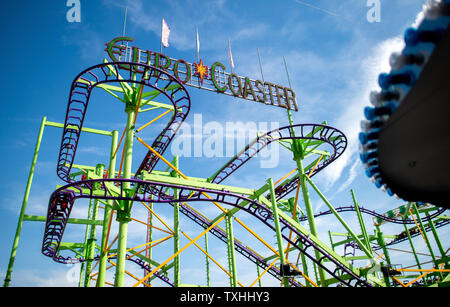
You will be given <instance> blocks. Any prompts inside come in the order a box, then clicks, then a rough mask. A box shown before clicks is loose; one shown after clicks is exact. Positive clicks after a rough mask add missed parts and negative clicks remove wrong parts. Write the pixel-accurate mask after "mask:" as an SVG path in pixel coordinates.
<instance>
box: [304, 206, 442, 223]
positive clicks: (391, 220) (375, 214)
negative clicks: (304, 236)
mask: <svg viewBox="0 0 450 307" xmlns="http://www.w3.org/2000/svg"><path fill="white" fill-rule="evenodd" d="M335 210H336V211H337V212H349V211H356V209H355V207H353V206H345V207H337V208H335ZM359 210H360V211H361V212H363V213H366V214H368V215H371V216H373V217H376V218H379V219H381V220H383V221H386V222H389V223H393V224H415V221H414V220H413V219H395V218H391V217H388V216H385V215H384V214H381V213H378V212H376V211H373V210H369V209H366V208H364V207H359ZM446 210H447V209H446V208H441V209H439V210H437V211H436V212H434V213H433V214H430V215H429V216H427V217H423V218H422V221H424V222H427V221H429V220H431V219H433V218H435V217H437V216H439V215H440V214H442V213H444V211H446ZM329 214H333V212H332V211H331V210H326V211H322V212H320V213H317V214H315V215H314V217H319V216H323V215H329ZM299 221H300V222H304V221H307V217H306V216H303V217H300V218H299Z"/></svg>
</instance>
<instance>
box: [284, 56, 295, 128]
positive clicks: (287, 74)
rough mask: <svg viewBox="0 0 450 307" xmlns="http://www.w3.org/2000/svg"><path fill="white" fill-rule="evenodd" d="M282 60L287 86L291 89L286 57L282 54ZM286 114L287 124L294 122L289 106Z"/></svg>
mask: <svg viewBox="0 0 450 307" xmlns="http://www.w3.org/2000/svg"><path fill="white" fill-rule="evenodd" d="M283 62H284V69H285V70H286V76H287V79H288V83H289V88H290V89H292V85H291V78H290V77H289V71H288V68H287V64H286V59H285V58H284V55H283ZM288 105H289V103H288ZM287 116H288V120H289V124H290V125H291V126H292V125H293V124H294V123H293V120H292V113H291V109H290V108H287Z"/></svg>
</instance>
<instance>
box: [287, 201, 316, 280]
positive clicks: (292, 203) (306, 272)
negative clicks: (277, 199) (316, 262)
mask: <svg viewBox="0 0 450 307" xmlns="http://www.w3.org/2000/svg"><path fill="white" fill-rule="evenodd" d="M294 201H295V198H290V199H289V202H290V203H291V205H290V206H291V208H292V210H293V209H294ZM297 201H298V200H297ZM294 220H295V221H296V222H297V223H298V224H300V218H299V212H298V210H297V212H295V216H294ZM298 245H299V247H300V248H303V244H302V243H301V242H300V241H299V242H298ZM300 257H301V258H302V268H303V273H304V274H305V275H306V276H309V272H308V264H307V262H306V256H305V254H304V253H300ZM316 280H317V274H316ZM305 286H306V287H312V284H311V283H310V282H309V281H308V280H307V279H306V278H305Z"/></svg>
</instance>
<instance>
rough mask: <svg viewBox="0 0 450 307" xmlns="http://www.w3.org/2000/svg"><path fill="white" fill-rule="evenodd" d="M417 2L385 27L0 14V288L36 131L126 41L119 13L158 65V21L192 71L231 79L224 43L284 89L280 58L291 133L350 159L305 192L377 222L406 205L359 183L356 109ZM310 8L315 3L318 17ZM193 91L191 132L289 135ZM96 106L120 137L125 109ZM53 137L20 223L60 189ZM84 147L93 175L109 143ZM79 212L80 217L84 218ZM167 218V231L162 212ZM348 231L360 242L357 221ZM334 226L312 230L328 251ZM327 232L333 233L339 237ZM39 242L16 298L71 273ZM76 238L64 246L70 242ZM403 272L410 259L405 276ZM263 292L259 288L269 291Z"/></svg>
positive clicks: (181, 7)
mask: <svg viewBox="0 0 450 307" xmlns="http://www.w3.org/2000/svg"><path fill="white" fill-rule="evenodd" d="M423 2H424V1H411V0H389V1H387V0H382V1H381V7H380V12H381V15H380V22H369V21H368V20H367V18H366V15H367V12H368V11H369V9H370V8H369V7H368V6H367V5H366V4H367V1H365V0H343V1H341V0H340V1H337V0H319V1H314V2H313V1H311V0H309V1H294V0H292V1H291V0H283V1H277V2H274V1H266V0H263V1H256V0H248V1H233V0H214V1H195V0H187V1H159V0H158V1H151V2H150V1H143V0H135V1H131V0H129V1H115V0H114V1H113V0H96V1H92V0H90V1H87V0H81V22H79V23H70V22H68V21H67V19H66V13H67V11H68V9H69V8H68V7H66V5H65V1H56V0H51V1H45V4H43V3H44V2H42V1H15V2H13V1H8V2H7V3H6V4H4V5H3V9H2V10H1V12H0V14H1V19H0V20H1V28H2V29H3V30H2V32H3V35H2V38H3V46H2V48H1V51H0V52H1V55H2V59H3V62H2V66H3V67H2V73H1V74H0V76H1V82H0V84H1V87H2V92H3V96H2V104H3V111H2V112H1V123H0V125H1V129H0V156H1V158H2V159H1V161H2V169H3V174H4V175H3V176H2V179H1V185H0V196H1V199H2V200H3V201H2V204H1V205H0V219H1V223H0V224H1V226H0V227H1V230H2V231H1V240H2V242H4V243H3V244H2V247H1V248H0V253H1V254H0V255H1V257H0V276H1V277H2V278H3V276H4V274H5V271H6V268H7V264H8V259H9V253H10V248H11V244H12V239H13V236H14V231H15V227H16V223H17V217H18V213H19V210H20V205H21V202H22V197H23V192H24V189H25V185H26V180H27V175H28V171H29V167H30V163H31V159H32V155H33V151H34V145H35V142H36V137H37V133H38V129H39V125H40V121H41V119H42V117H43V116H47V119H48V120H50V121H55V122H63V120H64V116H65V112H66V105H67V99H68V93H69V89H70V84H71V82H72V81H73V79H74V78H75V76H76V75H77V74H78V73H80V72H81V71H82V70H84V69H86V68H88V67H90V66H93V65H95V64H98V63H101V62H102V60H103V58H105V57H107V55H106V53H105V52H104V51H103V50H104V44H105V43H106V42H108V41H110V40H111V39H112V38H114V37H117V36H120V35H121V34H122V26H123V15H124V10H125V7H127V8H128V16H127V24H126V34H127V35H129V36H131V37H133V38H135V42H134V43H133V44H134V45H136V46H140V47H142V48H146V49H148V50H155V51H158V50H159V48H160V31H161V28H160V27H161V19H162V18H164V19H165V20H166V21H167V23H168V24H169V26H170V28H171V34H170V44H171V46H170V47H169V48H167V49H165V53H166V54H167V55H169V56H171V57H173V58H182V59H185V60H187V61H188V62H193V61H194V60H195V57H196V49H195V46H196V45H195V30H196V28H198V31H199V36H200V46H201V47H200V57H201V58H202V59H203V61H204V62H205V63H206V65H211V64H212V63H213V62H215V61H221V62H222V63H224V64H225V65H226V66H227V67H229V63H228V58H227V48H228V40H230V42H231V46H232V52H233V58H234V63H235V66H236V67H235V72H236V73H237V74H238V75H242V76H249V77H251V78H260V68H259V64H258V57H257V49H259V51H260V55H261V60H262V67H263V71H264V77H265V79H266V80H270V81H272V82H273V83H276V84H281V85H285V86H287V85H288V80H287V77H286V73H285V70H284V64H283V56H284V57H285V59H286V62H287V65H288V68H289V73H290V79H291V82H292V88H293V89H294V90H295V91H296V94H297V101H298V104H299V111H298V112H296V113H294V114H293V119H294V122H295V123H320V122H322V121H327V122H328V124H329V125H331V126H334V127H336V128H338V129H340V130H342V131H343V132H344V133H345V134H346V135H347V137H348V140H349V146H348V148H347V151H346V152H345V154H344V155H343V156H342V157H341V158H340V159H339V160H338V161H336V162H334V163H333V164H332V165H331V166H329V167H328V168H327V169H326V170H325V171H323V172H322V173H321V174H319V175H317V176H316V177H315V178H314V180H315V182H316V183H317V185H319V187H320V188H321V190H322V191H324V193H325V194H326V196H327V197H328V198H329V200H330V201H331V202H332V203H333V205H334V206H335V207H338V206H341V205H350V204H351V196H350V192H349V191H350V189H354V190H355V193H356V196H357V198H358V200H359V202H360V204H361V205H362V206H364V207H366V208H369V209H373V210H376V211H378V212H384V211H386V210H388V209H392V208H394V207H397V206H399V205H401V204H403V202H402V201H399V200H396V199H394V198H389V197H388V196H387V195H386V194H385V193H383V192H381V191H380V190H377V189H376V188H375V187H374V186H373V185H372V184H371V182H370V181H369V180H368V178H367V177H365V175H364V170H363V167H362V165H361V163H360V162H359V159H358V141H357V134H358V133H359V123H360V120H361V119H362V118H363V108H364V106H366V105H368V104H369V101H368V95H369V92H370V91H371V90H374V89H376V88H377V84H376V81H377V76H378V74H379V73H381V72H385V71H386V70H388V69H389V66H388V59H389V55H390V53H391V52H393V51H399V50H401V48H402V40H401V38H402V35H403V32H404V30H405V29H406V28H407V27H409V26H410V25H411V24H413V23H414V22H415V21H416V17H417V15H418V13H419V12H420V10H421V8H422V4H423ZM305 3H307V4H311V3H314V6H315V7H312V6H310V5H306V4H305ZM319 8H320V9H319ZM189 91H190V92H189V93H190V95H191V98H192V108H191V113H190V116H189V118H188V120H187V123H189V124H193V117H194V114H202V116H203V117H202V118H203V122H204V123H206V122H212V121H217V122H219V123H225V122H227V121H228V122H229V121H232V122H237V121H243V122H246V121H249V120H251V121H253V122H256V123H260V122H267V123H270V122H277V123H279V124H280V126H282V125H286V124H287V115H286V112H284V111H283V110H282V109H279V108H271V107H268V106H262V105H256V104H254V103H252V102H249V101H245V100H240V99H237V98H231V97H229V96H224V95H216V94H212V93H210V92H207V91H200V90H197V89H193V88H192V89H189ZM94 98H95V99H97V100H98V101H99V103H98V104H96V105H95V106H92V109H90V110H89V116H88V117H87V119H86V123H85V125H86V126H88V127H92V128H98V129H105V130H112V129H116V130H119V131H121V130H122V129H123V125H124V123H125V122H124V117H123V112H122V111H123V110H122V109H121V108H122V107H121V106H118V105H117V102H115V104H114V107H112V104H111V102H110V101H111V98H108V96H107V95H105V94H102V93H96V95H95V96H94ZM108 99H109V100H108ZM121 112H122V113H121ZM91 114H92V115H91ZM149 119H150V117H149ZM156 127H161V126H156ZM151 131H152V130H151ZM60 135H61V132H60V131H59V130H58V129H56V128H51V127H48V128H46V130H45V134H44V140H43V143H42V146H41V151H40V155H39V160H38V165H37V171H36V174H35V180H34V183H33V187H32V191H31V195H30V201H29V204H28V210H27V214H36V215H45V212H46V207H47V205H48V198H49V197H50V194H51V193H52V192H53V190H54V189H55V187H56V185H58V184H62V182H61V181H60V180H59V178H58V177H57V176H56V162H57V154H58V150H59V142H60V137H61V136H60ZM151 136H152V135H151V134H150V135H149V136H148V138H149V139H151ZM83 145H85V147H84V149H82V150H81V152H80V153H79V156H78V158H79V159H80V163H85V164H90V165H94V164H95V163H101V162H103V161H105V159H106V158H107V153H108V151H109V145H108V142H107V141H105V140H103V139H102V140H96V139H91V138H87V137H86V139H85V141H84V143H83ZM144 153H145V150H144V149H143V148H142V147H141V148H136V150H135V156H136V157H137V158H135V159H134V164H137V163H138V162H139V161H140V158H139V157H140V156H139V155H141V156H142V155H143V154H144ZM226 161H227V158H226V157H225V158H210V159H206V158H204V159H194V158H182V159H181V164H180V165H181V168H182V169H183V171H184V172H185V173H186V174H188V175H191V176H199V177H208V176H210V175H211V174H212V173H213V172H214V171H215V170H216V169H217V168H218V167H220V166H221V165H223V164H224V163H225V162H226ZM103 163H105V162H103ZM134 167H137V165H134ZM294 167H295V165H294V162H293V161H291V159H290V157H289V155H288V153H286V152H283V153H281V162H280V165H279V167H277V168H274V169H261V168H259V167H258V164H257V163H252V164H250V165H248V166H245V168H243V169H240V170H239V171H238V172H236V173H235V174H234V175H233V177H232V178H230V179H228V181H227V182H226V184H229V185H238V186H244V187H248V188H257V187H259V186H261V185H263V184H264V182H265V179H266V178H268V177H273V178H274V180H277V179H279V178H281V177H282V176H283V175H284V174H286V173H287V172H288V171H290V170H292V169H293V168H294ZM312 198H313V200H314V204H313V206H314V208H315V210H317V211H320V209H325V207H324V206H323V204H322V203H321V202H320V201H318V199H317V197H316V196H314V195H313V196H312ZM83 208H85V207H83V205H80V208H79V212H80V215H82V214H83V213H82V212H83ZM161 210H164V209H161ZM202 210H205V211H208V209H202ZM162 214H164V215H166V216H167V219H168V220H169V221H170V219H171V217H170V213H169V212H163V213H162ZM211 214H213V213H211ZM344 218H346V220H347V221H348V222H349V224H351V225H352V226H353V227H355V230H356V231H357V232H358V231H359V228H358V227H359V226H358V225H357V224H356V216H355V215H354V214H348V215H344ZM330 221H331V219H330V218H329V217H327V218H323V219H321V220H318V222H317V223H318V227H319V228H320V229H319V232H320V236H321V239H323V241H325V242H328V236H327V230H329V228H330V227H331V226H329V225H331V224H332V222H330ZM250 222H251V221H250ZM366 222H367V224H368V225H371V218H370V217H366ZM186 223H188V221H186ZM330 223H331V224H330ZM183 227H185V229H187V230H189V231H192V233H193V234H195V233H198V229H196V230H194V228H193V227H191V226H190V225H188V224H187V225H186V226H183ZM255 227H257V226H255ZM335 230H336V231H342V229H341V228H339V227H336V229H335ZM333 231H334V230H333ZM389 231H392V232H393V233H395V232H396V231H397V230H396V229H395V228H394V229H390V228H388V229H387V231H386V232H389ZM400 231H401V230H400ZM74 232H82V231H80V230H79V229H77V230H75V231H74ZM140 232H142V229H141V228H139V227H137V228H136V229H134V228H133V230H132V231H131V235H130V236H131V238H130V241H133V240H134V239H135V237H136V242H137V241H138V239H137V238H138V237H139V234H140ZM369 232H372V229H371V227H370V230H369ZM42 234H43V224H42V223H37V222H26V223H25V225H24V227H23V232H22V237H21V241H20V245H19V251H18V255H17V259H16V265H15V268H14V275H13V282H12V285H18V286H20V285H24V286H46V285H73V284H71V283H70V282H67V280H66V278H65V277H64V276H65V274H67V272H68V271H69V270H70V267H68V266H64V265H60V264H56V263H53V262H52V261H51V260H50V259H48V258H46V257H45V256H43V255H42V254H41V252H40V249H41V241H42ZM78 234H79V233H78ZM78 234H77V235H78ZM77 235H74V236H73V237H71V236H69V237H68V239H74V240H75V239H76V238H77ZM134 235H135V237H133V236H134ZM249 240H250V239H249ZM420 243H422V242H420ZM169 246H170V245H169ZM221 248H222V247H217V254H218V257H222V260H224V259H226V256H225V254H222V256H220V250H221ZM202 257H203V256H202ZM412 261H413V259H412V258H411V259H409V260H407V261H406V262H407V263H411V262H412ZM223 263H225V261H223ZM185 267H186V272H185V273H184V275H183V276H190V275H195V274H194V273H195V272H197V270H199V269H198V268H197V266H195V265H190V264H189V263H187V264H186V265H185ZM200 271H201V272H202V270H200ZM253 271H255V269H253ZM192 272H194V273H192ZM242 272H243V274H242V275H245V276H246V275H247V274H250V273H249V272H247V270H246V269H244V268H243V269H242ZM191 273H192V274H191ZM138 274H142V273H138ZM199 274H200V273H199ZM218 274H219V273H218ZM139 276H140V275H139ZM218 276H220V275H218ZM186 279H189V278H186ZM219 279H220V278H219ZM243 279H244V277H243ZM250 279H251V277H249V280H250ZM186 282H188V283H189V282H195V281H190V280H188V281H186ZM272 283H273V281H270V280H268V281H267V284H268V285H271V284H272Z"/></svg>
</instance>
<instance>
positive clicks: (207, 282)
mask: <svg viewBox="0 0 450 307" xmlns="http://www.w3.org/2000/svg"><path fill="white" fill-rule="evenodd" d="M205 252H206V253H207V254H209V251H208V233H205ZM205 258H206V286H207V287H211V282H210V278H209V257H208V256H205Z"/></svg>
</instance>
